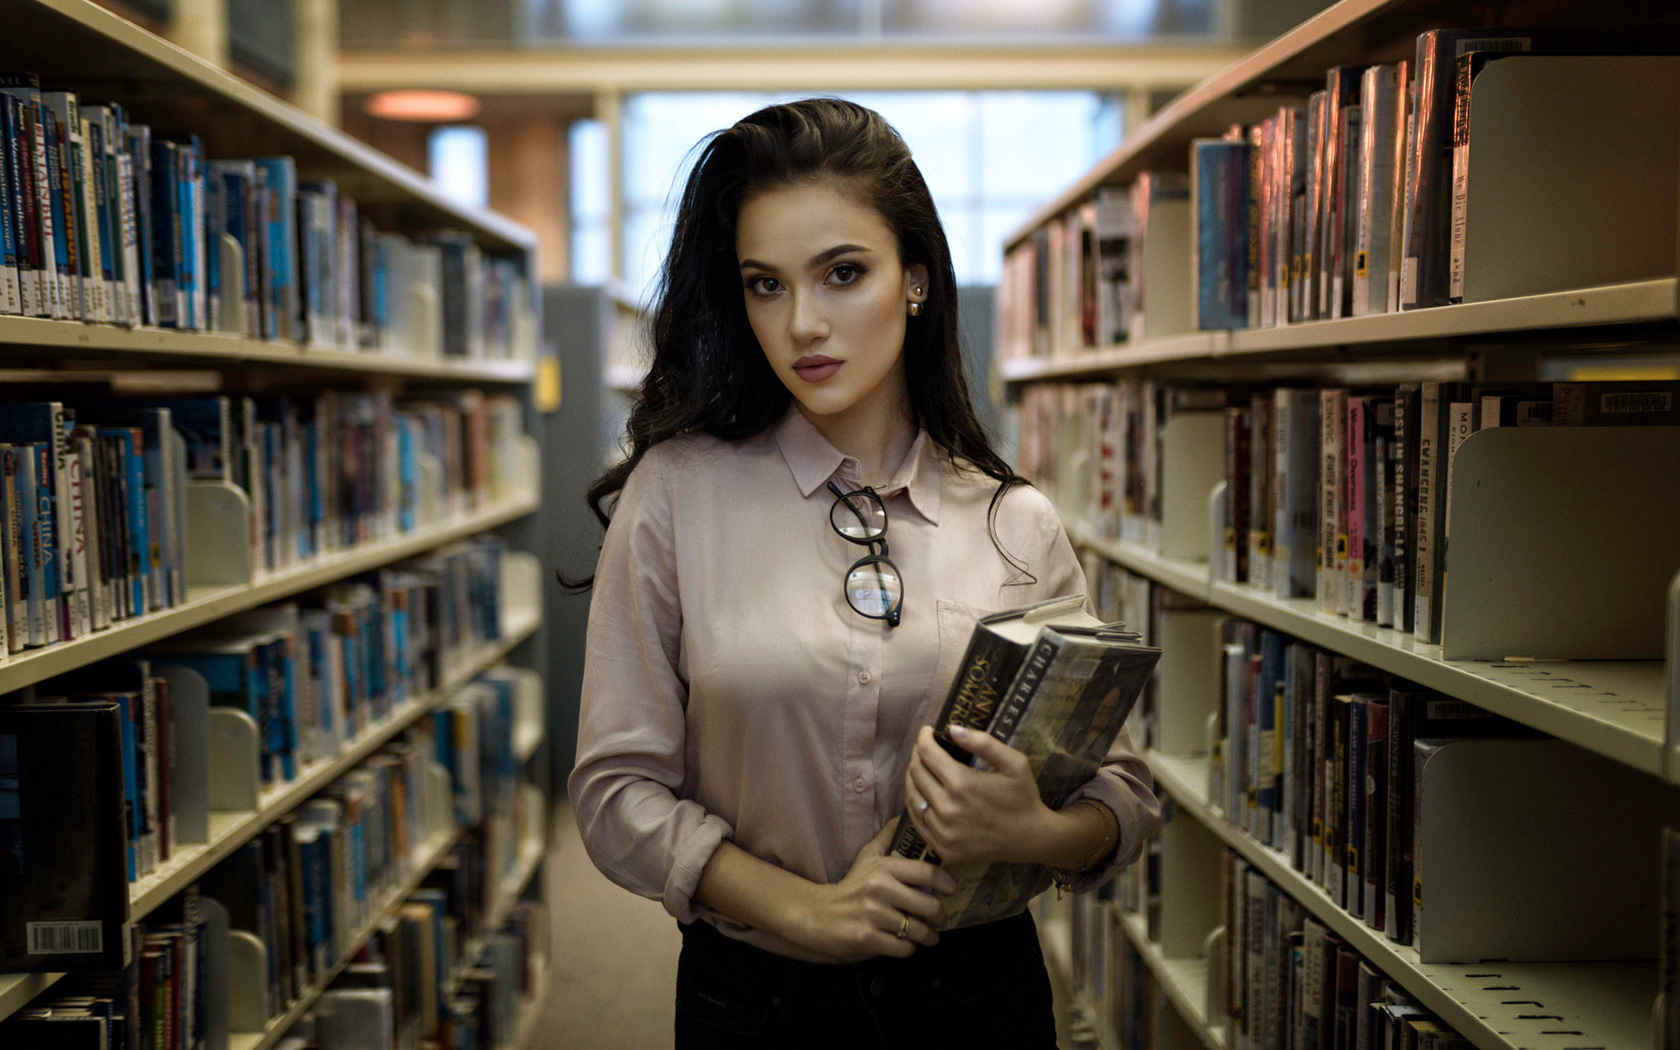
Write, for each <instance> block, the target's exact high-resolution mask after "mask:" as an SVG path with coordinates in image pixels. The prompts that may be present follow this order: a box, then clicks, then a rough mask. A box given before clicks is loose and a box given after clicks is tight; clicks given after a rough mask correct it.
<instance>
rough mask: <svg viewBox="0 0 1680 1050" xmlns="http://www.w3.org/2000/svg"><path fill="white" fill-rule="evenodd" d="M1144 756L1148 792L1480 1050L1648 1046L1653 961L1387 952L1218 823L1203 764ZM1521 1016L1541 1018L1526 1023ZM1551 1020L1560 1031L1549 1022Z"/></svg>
mask: <svg viewBox="0 0 1680 1050" xmlns="http://www.w3.org/2000/svg"><path fill="white" fill-rule="evenodd" d="M1145 757H1146V758H1147V759H1148V761H1149V768H1150V770H1151V772H1152V773H1154V775H1155V783H1156V786H1157V787H1158V788H1160V789H1162V790H1163V791H1165V792H1166V793H1167V794H1168V795H1171V796H1172V797H1173V799H1174V801H1175V802H1176V803H1177V804H1178V805H1179V807H1180V809H1181V810H1182V811H1184V812H1187V813H1189V814H1190V815H1191V816H1193V817H1194V818H1195V819H1196V820H1199V821H1201V822H1202V823H1203V824H1204V825H1206V826H1207V827H1208V829H1209V830H1211V831H1212V832H1213V833H1214V834H1215V835H1217V836H1218V837H1219V838H1220V839H1221V840H1222V841H1223V842H1225V844H1226V845H1228V846H1230V847H1231V848H1232V849H1234V850H1236V851H1237V852H1238V853H1239V854H1241V855H1242V856H1243V857H1244V858H1245V859H1247V860H1248V861H1249V863H1251V864H1253V865H1254V866H1255V867H1256V868H1257V869H1258V870H1260V871H1261V872H1263V873H1264V874H1265V876H1266V877H1267V878H1269V879H1271V880H1272V881H1273V882H1274V883H1276V884H1277V885H1278V886H1279V888H1281V889H1282V890H1283V891H1284V892H1285V893H1288V894H1289V895H1290V896H1291V897H1293V898H1295V899H1296V900H1297V901H1299V902H1301V904H1302V905H1303V906H1304V907H1305V908H1306V909H1307V910H1308V911H1310V912H1311V913H1312V914H1313V915H1314V916H1316V917H1317V918H1318V920H1319V921H1320V922H1323V923H1324V924H1325V925H1326V926H1328V927H1329V928H1330V929H1331V930H1332V931H1333V932H1335V933H1336V935H1337V936H1339V937H1341V938H1342V939H1343V940H1345V941H1347V942H1348V943H1349V944H1351V945H1352V946H1353V947H1354V948H1355V949H1357V950H1358V951H1359V952H1360V954H1362V955H1363V956H1365V958H1367V959H1369V960H1370V961H1371V963H1372V965H1374V966H1376V967H1377V968H1378V969H1380V970H1382V971H1383V972H1384V973H1386V974H1387V975H1388V976H1389V977H1391V978H1393V979H1394V980H1395V981H1397V982H1399V983H1400V984H1401V985H1403V986H1405V988H1406V989H1407V991H1409V992H1410V993H1411V994H1412V995H1413V996H1415V997H1416V998H1417V999H1418V1001H1419V1002H1421V1003H1423V1005H1424V1006H1426V1007H1428V1008H1429V1009H1430V1010H1432V1011H1434V1012H1435V1013H1436V1014H1438V1015H1439V1016H1440V1017H1441V1019H1442V1020H1443V1021H1444V1022H1446V1023H1447V1024H1448V1025H1450V1026H1451V1027H1453V1028H1454V1029H1456V1030H1457V1031H1458V1032H1459V1033H1460V1034H1461V1035H1463V1036H1465V1037H1466V1038H1467V1039H1469V1040H1470V1041H1471V1042H1472V1043H1473V1044H1474V1045H1475V1046H1477V1047H1478V1048H1480V1050H1517V1048H1519V1047H1521V1048H1527V1050H1568V1048H1587V1047H1591V1048H1621V1047H1636V1046H1650V1045H1651V1043H1652V1031H1651V1023H1652V1022H1651V1016H1652V1009H1651V1007H1652V1003H1653V1002H1654V1000H1655V996H1656V989H1657V968H1656V963H1655V961H1647V962H1558V963H1503V962H1482V963H1475V964H1469V965H1459V964H1452V965H1448V964H1441V963H1422V962H1420V961H1419V960H1418V954H1417V951H1416V950H1415V949H1413V948H1410V947H1407V946H1403V945H1398V944H1395V943H1394V942H1393V941H1390V940H1389V939H1388V938H1387V937H1386V936H1385V935H1383V934H1382V933H1379V932H1377V931H1375V930H1372V929H1371V928H1369V927H1368V926H1366V925H1365V924H1364V923H1363V922H1361V921H1360V920H1358V919H1355V918H1354V917H1353V916H1351V915H1349V914H1348V913H1347V912H1346V911H1344V910H1343V909H1342V908H1341V907H1340V906H1338V905H1337V904H1336V903H1335V902H1334V901H1332V900H1331V899H1330V897H1329V896H1328V895H1327V894H1326V893H1325V892H1324V891H1323V890H1321V889H1320V888H1319V887H1318V886H1317V885H1316V884H1314V883H1313V882H1311V881H1310V880H1308V879H1307V877H1306V876H1305V875H1303V874H1302V873H1300V872H1298V871H1296V870H1295V869H1294V868H1293V867H1291V866H1290V863H1289V858H1288V857H1286V856H1285V855H1284V854H1283V853H1282V852H1280V851H1278V850H1274V849H1271V848H1269V847H1266V846H1262V845H1261V844H1259V843H1258V842H1256V841H1254V840H1253V839H1252V838H1250V837H1249V836H1248V835H1247V834H1246V833H1245V832H1243V831H1241V830H1239V829H1237V828H1235V827H1233V826H1232V825H1230V824H1229V823H1227V822H1226V820H1225V818H1224V815H1223V814H1222V813H1221V812H1220V810H1219V809H1218V808H1217V807H1215V806H1213V805H1211V804H1209V802H1208V800H1207V791H1206V788H1205V785H1206V783H1207V766H1208V761H1209V760H1208V759H1206V758H1181V757H1175V756H1169V755H1161V754H1159V753H1156V752H1149V753H1148V754H1147V755H1146V756H1145ZM1513 989H1514V990H1513ZM1516 1000H1522V1002H1516ZM1534 1003H1540V1004H1542V1007H1541V1008H1536V1007H1535V1006H1534ZM1524 1014H1529V1015H1548V1016H1546V1017H1543V1018H1541V1019H1533V1018H1525V1017H1523V1016H1522V1015H1524ZM1552 1015H1555V1016H1558V1017H1562V1018H1564V1019H1565V1022H1566V1023H1561V1024H1560V1023H1558V1022H1556V1021H1554V1020H1551V1019H1550V1016H1552Z"/></svg>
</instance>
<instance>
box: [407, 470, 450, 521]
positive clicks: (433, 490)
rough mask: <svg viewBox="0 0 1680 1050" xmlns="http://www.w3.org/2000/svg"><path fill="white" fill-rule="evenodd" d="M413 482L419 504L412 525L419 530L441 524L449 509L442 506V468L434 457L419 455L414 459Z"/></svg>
mask: <svg viewBox="0 0 1680 1050" xmlns="http://www.w3.org/2000/svg"><path fill="white" fill-rule="evenodd" d="M414 473H415V480H416V481H417V482H418V486H417V487H418V490H419V493H420V503H419V505H418V506H417V507H416V508H415V510H414V523H415V525H417V526H419V527H420V528H426V527H427V526H431V525H438V524H441V523H442V522H443V519H444V517H445V515H446V514H448V513H450V509H449V508H447V507H445V506H444V504H443V497H442V495H441V493H442V492H443V466H442V464H440V463H439V462H438V459H437V457H436V456H428V455H426V454H425V453H421V454H419V455H417V456H415V457H414Z"/></svg>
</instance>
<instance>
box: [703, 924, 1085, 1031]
mask: <svg viewBox="0 0 1680 1050" xmlns="http://www.w3.org/2000/svg"><path fill="white" fill-rule="evenodd" d="M682 934H683V947H682V955H681V957H680V959H679V960H678V963H677V1026H676V1028H677V1032H676V1035H677V1043H676V1050H714V1048H724V1047H728V1048H731V1050H735V1048H761V1050H770V1048H775V1050H783V1048H789V1050H791V1048H800V1050H805V1048H812V1050H818V1048H825V1047H834V1048H842V1047H843V1048H845V1050H868V1048H876V1047H879V1048H894V1050H896V1048H900V1047H902V1048H905V1050H911V1048H914V1050H941V1048H944V1047H951V1048H961V1050H987V1048H989V1047H997V1048H999V1050H1054V1048H1055V1046H1056V1023H1055V1014H1054V1011H1053V1008H1052V1006H1051V1002H1050V977H1049V974H1048V973H1046V972H1045V969H1044V955H1043V953H1042V952H1041V951H1040V950H1039V946H1038V931H1037V929H1036V928H1035V927H1034V925H1033V921H1032V916H1031V915H1030V914H1025V913H1023V914H1021V915H1017V916H1015V917H1013V918H1009V919H1003V920H1001V921H999V922H994V923H987V924H986V925H983V926H973V927H969V928H967V929H962V930H952V931H949V932H947V933H942V934H940V936H939V944H938V945H937V946H935V947H933V948H917V949H916V952H915V954H914V955H912V956H911V957H910V958H908V959H893V958H887V957H882V958H878V959H870V960H868V961H865V962H861V963H850V964H846V965H828V966H825V965H822V964H818V963H807V962H800V961H798V960H795V959H788V958H785V957H783V956H780V955H776V954H774V953H772V952H766V951H763V950H761V949H758V948H754V947H752V946H751V945H748V944H743V943H741V942H740V941H736V940H734V939H732V938H729V937H726V936H724V935H723V934H721V933H719V932H718V931H717V930H716V929H715V928H713V927H712V926H711V925H709V924H708V923H705V922H696V923H694V924H692V925H688V926H683V927H682Z"/></svg>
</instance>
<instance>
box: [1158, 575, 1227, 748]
mask: <svg viewBox="0 0 1680 1050" xmlns="http://www.w3.org/2000/svg"><path fill="white" fill-rule="evenodd" d="M1157 622H1158V623H1159V625H1160V626H1159V629H1160V637H1159V638H1157V639H1155V644H1156V646H1157V647H1158V648H1159V649H1160V650H1161V662H1160V663H1159V664H1158V665H1157V666H1156V668H1155V747H1156V749H1157V750H1159V751H1163V752H1165V753H1167V754H1169V755H1205V754H1207V753H1208V751H1207V744H1208V742H1207V724H1208V719H1209V718H1210V717H1213V718H1217V717H1218V715H1217V709H1218V699H1219V696H1220V686H1219V625H1220V624H1221V623H1223V622H1225V614H1224V613H1223V612H1220V611H1219V610H1218V609H1207V608H1195V609H1185V608H1173V607H1171V606H1168V607H1166V608H1164V609H1162V610H1161V615H1160V619H1159V620H1158V621H1157Z"/></svg>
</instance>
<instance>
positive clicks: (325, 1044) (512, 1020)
mask: <svg viewBox="0 0 1680 1050" xmlns="http://www.w3.org/2000/svg"><path fill="white" fill-rule="evenodd" d="M437 915H438V911H437V900H436V897H435V895H434V894H433V893H432V891H422V892H421V893H417V894H415V895H414V896H413V897H412V898H410V900H409V903H408V904H407V905H405V906H404V907H403V908H402V909H401V910H400V911H399V912H398V914H397V916H396V917H395V918H394V919H393V921H392V923H391V925H390V927H389V928H387V929H382V930H380V931H379V932H378V933H377V934H375V936H374V938H373V940H371V941H370V942H369V943H368V945H367V946H366V947H364V948H363V950H362V951H361V953H360V954H359V956H358V958H357V961H356V962H353V963H351V964H350V966H348V967H347V968H346V969H345V971H344V973H343V974H342V975H340V976H339V977H338V978H337V979H335V980H334V981H333V983H332V985H331V986H330V987H329V988H327V990H326V991H324V992H322V993H321V998H320V999H319V1000H318V1001H317V1004H316V1006H315V1008H314V1009H313V1010H311V1011H310V1014H309V1016H308V1017H306V1018H305V1019H304V1020H303V1021H301V1022H299V1023H298V1024H297V1025H296V1026H295V1027H293V1028H292V1030H291V1031H289V1032H287V1033H286V1034H285V1035H284V1036H282V1037H281V1039H280V1041H279V1043H277V1044H276V1045H277V1047H279V1048H282V1050H404V1048H406V1047H412V1046H420V1045H424V1046H433V1047H437V1048H438V1050H494V1048H496V1047H506V1046H510V1045H511V1044H512V1043H513V1041H514V1038H515V1034H516V1033H517V1031H518V1026H519V1020H520V1009H521V1006H522V1005H523V1004H532V1005H531V1006H530V1007H527V1008H535V1006H534V1003H535V1000H536V998H537V992H538V987H537V984H536V982H537V981H538V980H539V979H540V977H541V975H542V972H543V967H542V962H541V960H542V958H543V956H544V948H543V944H544V942H545V929H544V926H545V923H546V922H547V919H546V916H545V910H544V909H543V907H542V905H541V904H539V903H536V902H533V901H523V902H521V903H519V904H517V905H515V906H514V908H513V911H512V913H511V914H510V915H509V917H508V921H507V922H506V924H505V925H504V926H503V928H502V929H501V930H499V931H497V933H496V934H495V936H493V937H492V938H491V939H490V941H489V943H488V944H487V945H486V946H485V949H484V952H483V954H482V955H481V956H480V957H479V958H477V959H472V960H466V961H467V962H468V963H469V964H470V965H469V966H468V967H467V968H466V970H465V971H464V972H463V973H462V974H461V975H460V977H459V979H458V980H455V981H451V980H450V979H449V977H448V973H449V970H448V967H447V966H444V965H440V964H441V963H444V962H446V961H447V960H448V959H450V958H452V957H453V956H452V955H450V954H449V952H448V947H447V944H446V938H444V937H440V936H439V935H438V929H439V925H440V924H439V922H438V919H437ZM445 921H447V919H445Z"/></svg>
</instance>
